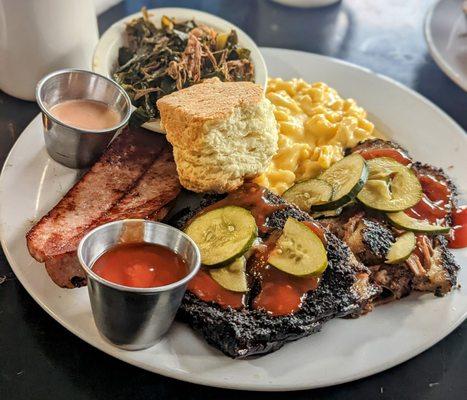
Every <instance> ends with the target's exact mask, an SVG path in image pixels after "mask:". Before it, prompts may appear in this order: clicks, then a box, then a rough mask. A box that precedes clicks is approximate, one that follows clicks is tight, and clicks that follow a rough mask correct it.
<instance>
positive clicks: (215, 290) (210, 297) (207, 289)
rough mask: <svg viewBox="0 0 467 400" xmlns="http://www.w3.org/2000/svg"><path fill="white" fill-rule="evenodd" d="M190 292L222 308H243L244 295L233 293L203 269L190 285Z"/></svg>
mask: <svg viewBox="0 0 467 400" xmlns="http://www.w3.org/2000/svg"><path fill="white" fill-rule="evenodd" d="M188 290H189V291H190V292H191V293H193V294H194V295H196V296H197V297H199V298H200V299H201V300H204V301H213V302H215V303H217V304H219V305H220V306H222V307H227V306H230V307H232V308H236V309H238V308H243V307H244V301H245V294H244V293H237V292H232V291H231V290H227V289H225V288H223V287H222V286H221V285H219V284H218V283H217V282H216V281H215V280H214V279H212V277H211V275H209V272H207V271H205V270H204V269H203V268H202V269H200V270H199V272H198V273H197V274H196V275H195V276H194V277H193V279H192V280H191V281H190V282H189V283H188Z"/></svg>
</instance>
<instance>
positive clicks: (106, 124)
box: [50, 100, 121, 131]
mask: <svg viewBox="0 0 467 400" xmlns="http://www.w3.org/2000/svg"><path fill="white" fill-rule="evenodd" d="M50 113H51V114H52V115H53V116H54V117H55V118H57V119H58V120H60V121H61V122H63V123H64V124H66V125H70V126H73V127H75V128H80V129H85V130H93V131H99V130H103V129H109V128H112V127H113V126H115V125H117V124H118V123H119V122H120V121H121V118H120V115H119V113H118V112H117V111H116V110H114V109H113V108H112V107H109V106H108V105H107V104H105V103H102V102H100V101H95V100H67V101H63V102H62V103H59V104H56V105H55V106H53V107H52V108H51V109H50Z"/></svg>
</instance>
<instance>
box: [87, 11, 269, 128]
mask: <svg viewBox="0 0 467 400" xmlns="http://www.w3.org/2000/svg"><path fill="white" fill-rule="evenodd" d="M148 13H149V15H150V20H151V21H152V22H153V23H154V24H155V25H156V26H160V21H161V18H162V17H163V16H164V15H167V16H168V17H170V18H175V19H177V20H182V21H183V20H189V19H194V20H195V21H196V22H197V23H200V24H206V25H208V26H210V27H212V28H213V29H215V30H216V31H218V32H227V31H230V30H232V29H235V31H236V32H237V36H238V43H239V45H240V46H242V47H245V48H247V49H249V50H250V51H251V54H250V58H251V61H252V62H253V64H254V66H255V82H256V83H258V84H260V85H261V86H263V87H266V80H267V77H268V71H267V69H266V63H265V62H264V59H263V56H262V55H261V52H260V51H259V49H258V46H257V45H256V43H255V42H254V41H253V40H252V39H251V38H250V37H249V36H248V35H247V34H246V33H245V32H243V31H242V30H241V29H240V28H239V27H238V26H236V25H233V24H232V23H230V22H228V21H226V20H225V19H222V18H219V17H216V16H215V15H212V14H208V13H205V12H202V11H198V10H192V9H189V8H154V9H151V10H148ZM139 17H141V13H140V12H139V13H135V14H132V15H129V16H128V17H125V18H123V19H121V20H120V21H117V22H115V23H114V24H113V25H112V26H111V27H110V28H109V29H107V30H106V31H105V32H104V34H103V35H102V37H101V38H100V39H99V42H98V43H97V46H96V49H95V51H94V57H93V60H92V69H93V71H95V72H97V73H99V74H101V75H104V76H107V77H109V78H112V72H113V71H114V70H115V68H116V66H117V58H118V49H119V48H120V47H121V46H123V45H124V44H125V26H126V24H127V23H128V22H130V21H132V20H133V19H135V18H139ZM143 127H145V128H147V129H149V130H151V131H155V132H162V133H164V129H163V127H162V126H161V124H160V120H159V119H155V120H152V121H149V122H146V123H145V124H144V125H143Z"/></svg>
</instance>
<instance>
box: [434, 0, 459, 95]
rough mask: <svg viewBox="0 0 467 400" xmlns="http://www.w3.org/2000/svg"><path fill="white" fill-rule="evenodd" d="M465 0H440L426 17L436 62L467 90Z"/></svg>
mask: <svg viewBox="0 0 467 400" xmlns="http://www.w3.org/2000/svg"><path fill="white" fill-rule="evenodd" d="M463 3H464V0H440V1H437V2H436V3H435V4H434V5H433V6H432V7H431V9H430V10H429V11H428V13H427V16H426V19H425V38H426V41H427V43H428V48H429V50H430V53H431V55H432V57H433V59H434V60H435V62H436V64H438V66H439V67H440V68H441V69H442V70H443V71H444V73H445V74H446V75H447V76H449V77H450V78H451V79H452V80H453V81H454V82H455V83H457V84H458V85H459V86H460V87H461V88H462V89H464V90H465V91H467V14H465V13H464V12H463V8H462V5H463Z"/></svg>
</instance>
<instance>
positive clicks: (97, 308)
mask: <svg viewBox="0 0 467 400" xmlns="http://www.w3.org/2000/svg"><path fill="white" fill-rule="evenodd" d="M122 242H124V243H141V242H146V243H155V244H159V245H162V246H166V247H169V248H170V249H172V250H173V251H175V252H176V253H177V254H179V255H180V256H181V257H183V258H184V259H185V260H186V262H187V265H188V268H189V273H188V275H187V276H185V277H184V278H183V279H181V280H179V281H177V282H175V283H172V284H170V285H166V286H160V287H154V288H133V287H128V286H122V285H118V284H115V283H112V282H109V281H107V280H105V279H103V278H101V277H100V276H99V275H97V274H96V273H94V272H93V270H92V266H93V264H94V262H95V261H96V259H97V258H98V257H99V256H100V255H102V253H104V252H105V251H106V250H108V249H109V248H111V247H113V246H114V245H116V244H118V243H122ZM78 258H79V261H80V263H81V265H82V267H83V268H84V270H85V271H86V273H87V281H88V291H89V296H90V299H91V307H92V313H93V316H94V321H95V323H96V326H97V328H98V330H99V332H100V333H101V335H102V336H103V337H104V338H105V339H107V340H108V341H109V342H111V343H112V344H114V345H115V346H118V347H120V348H123V349H125V350H141V349H145V348H147V347H151V346H153V345H154V344H155V343H156V342H157V341H158V340H159V339H160V338H161V336H162V335H164V334H165V333H166V332H167V330H168V329H169V327H170V325H171V323H172V321H173V319H174V317H175V314H176V312H177V309H178V308H179V306H180V303H181V301H182V298H183V295H184V293H185V290H186V286H187V283H188V282H189V281H190V280H191V279H192V278H193V276H195V275H196V273H197V272H198V270H199V268H200V260H201V256H200V253H199V250H198V247H197V246H196V244H195V243H194V242H193V241H192V240H191V239H190V238H189V237H188V236H187V235H185V234H184V233H183V232H182V231H180V230H178V229H175V228H173V227H171V226H169V225H165V224H162V223H159V222H152V221H146V220H139V219H133V220H131V219H128V220H122V221H116V222H111V223H108V224H105V225H101V226H99V227H97V228H95V229H94V230H92V231H91V232H89V233H88V234H87V235H86V236H85V237H84V238H83V239H82V240H81V242H80V244H79V246H78Z"/></svg>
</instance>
